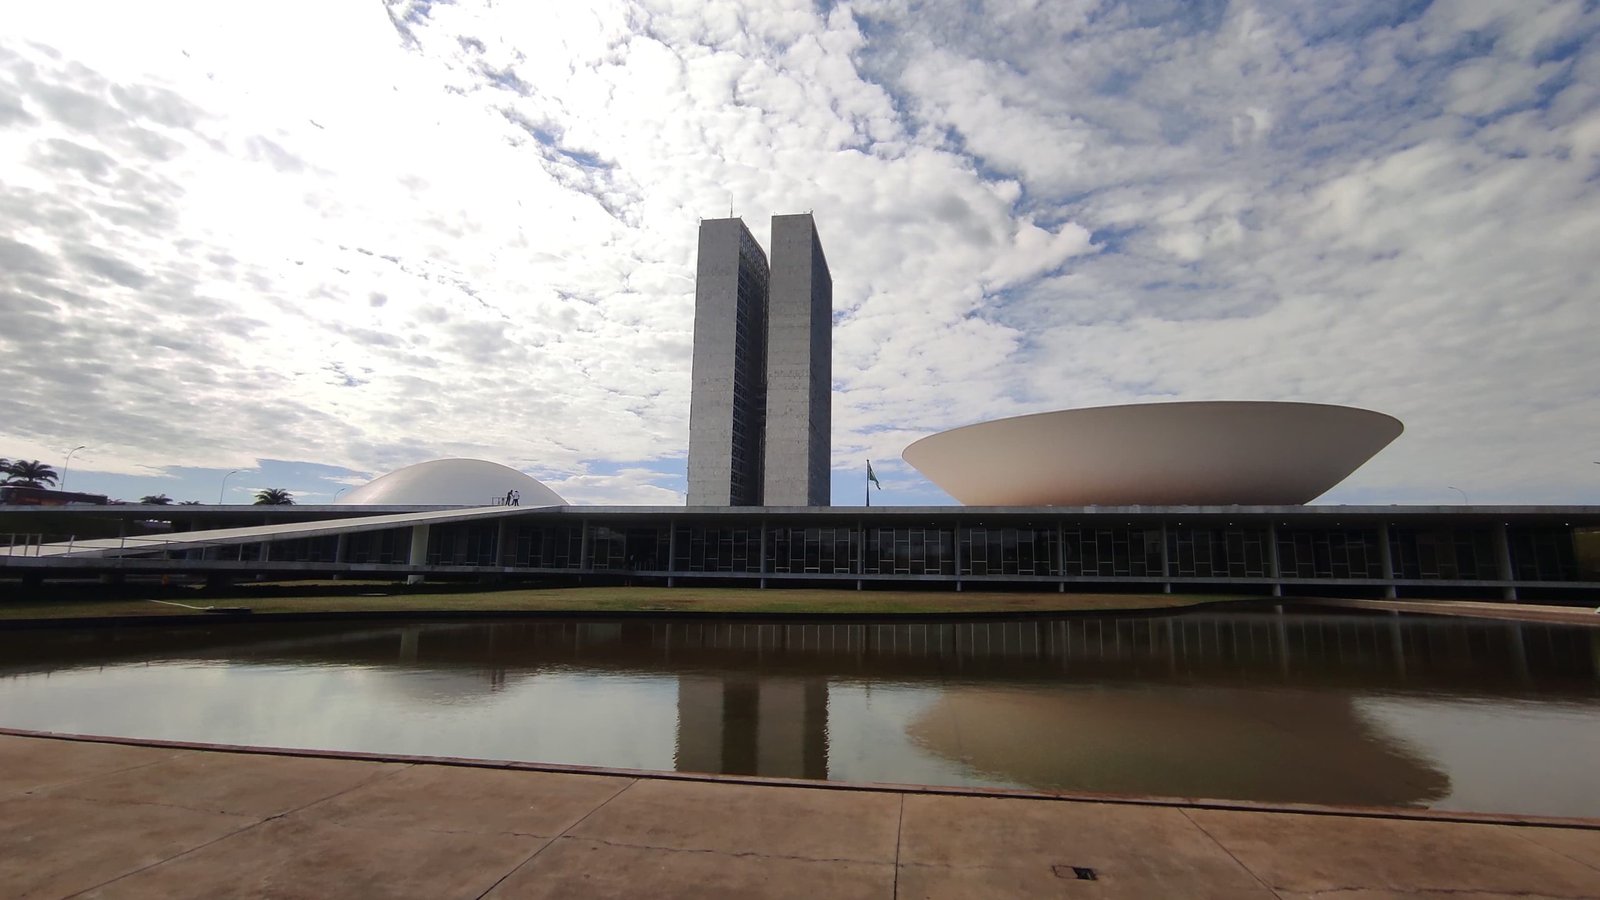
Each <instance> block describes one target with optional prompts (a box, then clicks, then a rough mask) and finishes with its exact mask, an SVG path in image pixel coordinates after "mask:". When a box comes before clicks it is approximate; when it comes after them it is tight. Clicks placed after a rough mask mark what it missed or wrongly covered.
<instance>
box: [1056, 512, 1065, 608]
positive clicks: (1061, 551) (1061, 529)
mask: <svg viewBox="0 0 1600 900" xmlns="http://www.w3.org/2000/svg"><path fill="white" fill-rule="evenodd" d="M1056 577H1057V578H1059V579H1061V581H1060V582H1059V583H1057V585H1056V589H1057V591H1058V592H1059V593H1063V594H1065V593H1066V592H1067V526H1066V523H1065V522H1063V521H1062V520H1061V519H1059V518H1058V519H1056Z"/></svg>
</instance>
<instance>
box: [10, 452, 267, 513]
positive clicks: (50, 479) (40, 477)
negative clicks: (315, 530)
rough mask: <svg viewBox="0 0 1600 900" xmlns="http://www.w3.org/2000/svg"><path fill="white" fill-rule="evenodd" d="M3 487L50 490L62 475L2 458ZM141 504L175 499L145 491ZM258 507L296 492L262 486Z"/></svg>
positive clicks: (196, 503) (24, 461) (194, 502)
mask: <svg viewBox="0 0 1600 900" xmlns="http://www.w3.org/2000/svg"><path fill="white" fill-rule="evenodd" d="M0 475H3V476H5V480H4V481H0V487H25V488H38V489H41V490H43V489H47V488H49V487H50V486H53V485H55V484H56V483H57V482H59V481H60V480H61V475H60V474H59V473H57V472H56V470H55V467H54V466H51V465H50V464H49V463H44V462H40V461H39V460H37V459H6V458H5V457H0ZM139 502H140V503H146V504H150V505H152V506H171V505H172V504H173V502H174V501H173V499H172V498H171V497H168V496H167V495H166V494H146V495H145V496H143V497H140V498H139ZM177 505H179V506H199V505H200V501H199V500H185V501H183V502H182V503H179V504H177ZM255 505H256V506H293V505H294V495H293V494H291V493H289V492H288V491H287V490H285V489H283V488H262V489H261V490H259V491H256V500H255Z"/></svg>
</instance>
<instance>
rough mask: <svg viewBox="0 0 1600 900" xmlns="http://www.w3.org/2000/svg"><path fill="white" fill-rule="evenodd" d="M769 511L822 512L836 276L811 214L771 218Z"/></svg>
mask: <svg viewBox="0 0 1600 900" xmlns="http://www.w3.org/2000/svg"><path fill="white" fill-rule="evenodd" d="M767 297H768V300H767V360H766V367H767V432H766V455H765V463H764V468H765V470H766V478H765V482H764V484H765V488H764V490H763V494H762V503H763V504H764V505H766V506H827V505H828V504H829V500H830V495H831V493H832V491H831V486H832V480H831V478H830V477H829V469H830V463H831V458H830V457H831V453H832V448H831V439H832V430H833V404H832V393H833V276H832V275H830V274H829V273H828V259H827V257H825V256H824V255H823V253H822V241H821V240H820V239H819V238H818V237H817V226H816V223H815V222H814V221H812V219H811V214H810V213H802V214H800V215H793V216H773V217H772V278H771V282H770V283H769V285H768V288H767Z"/></svg>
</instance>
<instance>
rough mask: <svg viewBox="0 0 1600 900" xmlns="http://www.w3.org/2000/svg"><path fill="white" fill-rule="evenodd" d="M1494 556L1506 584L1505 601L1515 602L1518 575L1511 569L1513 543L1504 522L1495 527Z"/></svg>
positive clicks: (1501, 578)
mask: <svg viewBox="0 0 1600 900" xmlns="http://www.w3.org/2000/svg"><path fill="white" fill-rule="evenodd" d="M1494 555H1495V558H1496V560H1497V561H1498V563H1499V568H1500V580H1501V581H1504V582H1506V586H1505V599H1507V600H1513V601H1514V600H1516V599H1517V588H1516V585H1515V584H1513V582H1515V581H1516V580H1517V573H1516V570H1515V569H1513V568H1511V541H1510V539H1509V538H1508V536H1507V535H1506V523H1504V522H1499V523H1496V524H1495V526H1494ZM1517 637H1518V639H1519V640H1520V639H1521V637H1522V633H1521V632H1520V631H1519V632H1518V633H1517Z"/></svg>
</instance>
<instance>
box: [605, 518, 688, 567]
mask: <svg viewBox="0 0 1600 900" xmlns="http://www.w3.org/2000/svg"><path fill="white" fill-rule="evenodd" d="M671 539H672V533H671V531H669V530H668V529H667V527H666V526H665V525H662V526H660V527H643V528H615V527H612V526H610V525H591V526H590V527H589V565H590V566H592V567H594V568H596V569H614V570H621V571H627V572H656V571H665V570H666V568H667V556H668V542H669V541H670V540H671Z"/></svg>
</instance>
